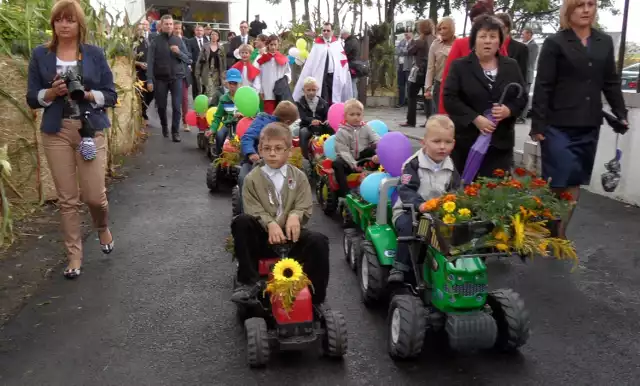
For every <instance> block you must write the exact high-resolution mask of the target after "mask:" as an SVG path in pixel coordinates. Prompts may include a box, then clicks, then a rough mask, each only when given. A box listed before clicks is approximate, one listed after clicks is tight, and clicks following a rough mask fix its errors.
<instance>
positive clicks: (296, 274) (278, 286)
mask: <svg viewBox="0 0 640 386" xmlns="http://www.w3.org/2000/svg"><path fill="white" fill-rule="evenodd" d="M308 286H311V281H310V280H309V278H308V277H307V275H306V274H305V273H304V271H303V270H302V266H301V265H300V263H298V262H297V261H295V260H294V259H290V258H285V259H281V260H280V261H278V262H277V263H276V265H275V266H274V267H273V272H272V276H271V279H269V281H268V282H267V288H266V289H265V290H264V292H265V293H269V294H270V295H271V299H272V301H273V300H278V301H280V302H281V303H282V308H284V310H285V312H290V311H291V310H292V309H293V302H294V301H295V299H296V296H298V294H299V293H300V291H302V289H303V288H305V287H308Z"/></svg>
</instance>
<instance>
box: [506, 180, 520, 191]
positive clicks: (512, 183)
mask: <svg viewBox="0 0 640 386" xmlns="http://www.w3.org/2000/svg"><path fill="white" fill-rule="evenodd" d="M509 186H511V187H512V188H516V189H522V182H520V181H518V180H511V181H510V182H509Z"/></svg>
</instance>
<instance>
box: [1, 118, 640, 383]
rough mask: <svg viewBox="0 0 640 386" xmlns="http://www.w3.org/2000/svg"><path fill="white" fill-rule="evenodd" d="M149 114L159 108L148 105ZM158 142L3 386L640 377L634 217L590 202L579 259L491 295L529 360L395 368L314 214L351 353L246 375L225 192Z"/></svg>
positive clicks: (117, 196)
mask: <svg viewBox="0 0 640 386" xmlns="http://www.w3.org/2000/svg"><path fill="white" fill-rule="evenodd" d="M150 111H152V109H150ZM152 123H153V124H154V126H155V127H154V128H153V129H152V130H153V131H154V135H152V136H151V137H150V138H149V140H148V143H147V144H146V145H145V150H144V153H143V154H141V155H139V156H137V157H134V158H132V159H131V160H130V161H128V162H127V166H126V170H127V173H128V178H127V179H125V180H124V181H122V182H119V183H117V184H115V185H114V186H112V189H111V190H110V193H109V200H110V204H111V205H110V208H111V226H112V232H113V234H114V237H115V241H116V244H115V245H116V250H115V252H114V253H113V254H112V255H110V256H109V257H106V256H104V255H102V253H101V252H100V250H99V246H98V242H97V240H96V239H95V237H93V236H92V237H90V238H89V239H88V240H87V244H86V261H85V265H84V268H85V270H84V272H83V275H82V276H81V277H80V278H79V279H78V280H77V281H66V280H64V279H63V278H62V275H61V272H60V274H59V275H56V276H55V277H54V279H53V280H51V281H50V282H49V283H47V284H46V285H45V286H43V288H42V290H41V291H40V293H39V294H38V295H37V296H35V297H34V298H32V299H31V300H30V301H29V304H28V305H27V306H26V307H25V308H24V309H23V310H22V311H21V312H20V314H19V315H17V316H16V317H15V318H14V319H13V320H12V321H11V322H9V323H8V324H7V325H6V326H5V328H4V329H3V330H2V331H0V384H1V385H65V386H73V385H154V386H159V385H229V386H241V385H262V386H269V385H273V386H275V385H278V386H279V385H284V384H286V385H428V384H441V385H442V384H446V385H607V384H612V385H632V384H635V385H637V384H638V376H639V375H640V343H639V342H640V341H639V340H638V330H639V328H640V324H639V323H638V320H639V316H640V315H639V311H640V284H638V282H639V280H638V278H640V268H639V267H638V262H639V261H640V254H639V252H638V251H639V250H640V237H639V236H640V231H638V219H639V218H640V217H639V215H640V210H639V209H638V208H634V207H629V206H626V205H624V204H621V203H618V202H614V201H610V200H607V199H604V198H601V197H598V196H595V195H591V194H586V193H585V195H584V197H583V199H582V201H581V203H580V207H579V209H578V210H577V212H576V214H575V216H574V222H573V224H572V227H571V230H570V236H571V237H573V238H574V239H575V241H576V243H577V245H578V248H579V252H580V255H581V257H582V259H583V261H582V263H581V265H580V266H579V267H578V268H577V269H576V270H575V271H573V272H570V270H571V267H570V266H569V265H567V264H566V263H562V262H556V261H549V260H544V259H538V260H536V261H533V262H530V263H528V264H523V263H521V262H519V261H517V260H513V261H511V260H506V261H505V260H502V261H494V262H491V264H490V275H491V276H490V282H491V287H493V288H501V287H510V288H513V289H515V290H516V291H518V292H519V293H520V294H521V295H522V296H523V297H524V299H525V302H526V305H527V307H528V308H529V309H530V311H531V319H532V321H531V325H532V335H531V338H530V340H529V343H528V344H527V345H526V346H524V347H523V348H522V349H521V350H520V353H519V354H516V355H498V354H493V353H491V352H481V353H477V354H465V355H462V354H455V353H451V352H448V351H447V350H446V349H444V348H442V347H440V346H436V345H427V346H425V349H424V355H423V357H421V358H419V359H418V360H415V361H412V362H407V363H394V362H393V361H392V360H391V359H390V358H389V356H388V355H387V352H386V346H385V335H386V331H385V330H386V329H385V311H384V309H382V310H379V311H375V310H374V311H370V310H368V309H366V308H365V307H364V306H363V305H362V304H361V303H360V297H359V292H358V291H359V289H358V285H357V281H356V277H355V275H354V274H353V273H352V272H351V271H349V269H348V267H347V265H346V263H345V261H344V259H343V255H342V252H341V234H342V229H341V227H340V226H339V222H338V221H337V219H330V218H327V217H326V216H324V215H323V214H322V212H321V211H320V210H319V208H317V207H316V208H315V214H314V216H313V219H312V221H311V223H310V225H309V226H310V227H311V228H313V229H316V230H319V231H322V232H324V233H326V234H327V235H328V236H329V238H330V241H331V280H330V284H329V291H328V299H329V303H330V305H331V306H332V308H335V309H338V310H341V311H342V312H343V313H344V314H345V316H346V319H347V324H348V330H349V353H348V355H347V356H346V357H345V358H344V360H343V361H337V362H336V361H330V360H327V359H324V358H322V357H320V356H319V355H318V353H317V352H315V351H313V350H312V351H309V352H303V353H299V354H298V353H296V354H288V355H276V356H274V358H273V360H272V362H271V363H270V365H269V367H267V368H266V369H260V370H251V369H249V368H248V367H247V366H246V364H245V348H244V337H243V331H242V328H241V326H240V325H239V324H238V322H237V319H236V317H235V309H234V306H233V305H232V304H231V303H230V302H229V301H228V298H229V296H230V294H231V284H232V277H233V275H234V264H233V263H232V261H231V258H230V256H229V255H228V254H227V253H226V252H225V250H224V239H225V237H227V235H228V234H229V223H230V220H231V206H230V193H229V191H228V190H227V191H223V192H221V193H218V194H215V195H211V194H209V192H208V190H207V188H206V185H205V171H206V168H207V165H208V162H207V159H206V158H205V156H204V155H203V153H201V152H200V151H199V150H197V148H196V140H195V133H190V134H189V133H184V134H183V135H182V136H183V142H182V143H179V144H176V143H172V142H171V141H170V140H169V139H165V138H163V137H162V136H161V135H160V130H159V127H158V125H157V121H156V120H154V121H153V122H152Z"/></svg>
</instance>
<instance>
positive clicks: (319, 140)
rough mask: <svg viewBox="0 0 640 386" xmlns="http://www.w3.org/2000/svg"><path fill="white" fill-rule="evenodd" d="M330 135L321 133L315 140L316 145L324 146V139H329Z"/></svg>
mask: <svg viewBox="0 0 640 386" xmlns="http://www.w3.org/2000/svg"><path fill="white" fill-rule="evenodd" d="M329 137H330V135H329V134H322V135H321V136H320V137H319V138H318V139H317V141H316V143H317V144H318V146H320V147H322V146H324V141H326V140H327V139H329Z"/></svg>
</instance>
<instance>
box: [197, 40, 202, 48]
mask: <svg viewBox="0 0 640 386" xmlns="http://www.w3.org/2000/svg"><path fill="white" fill-rule="evenodd" d="M198 47H199V48H200V49H201V50H202V39H201V38H198Z"/></svg>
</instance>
